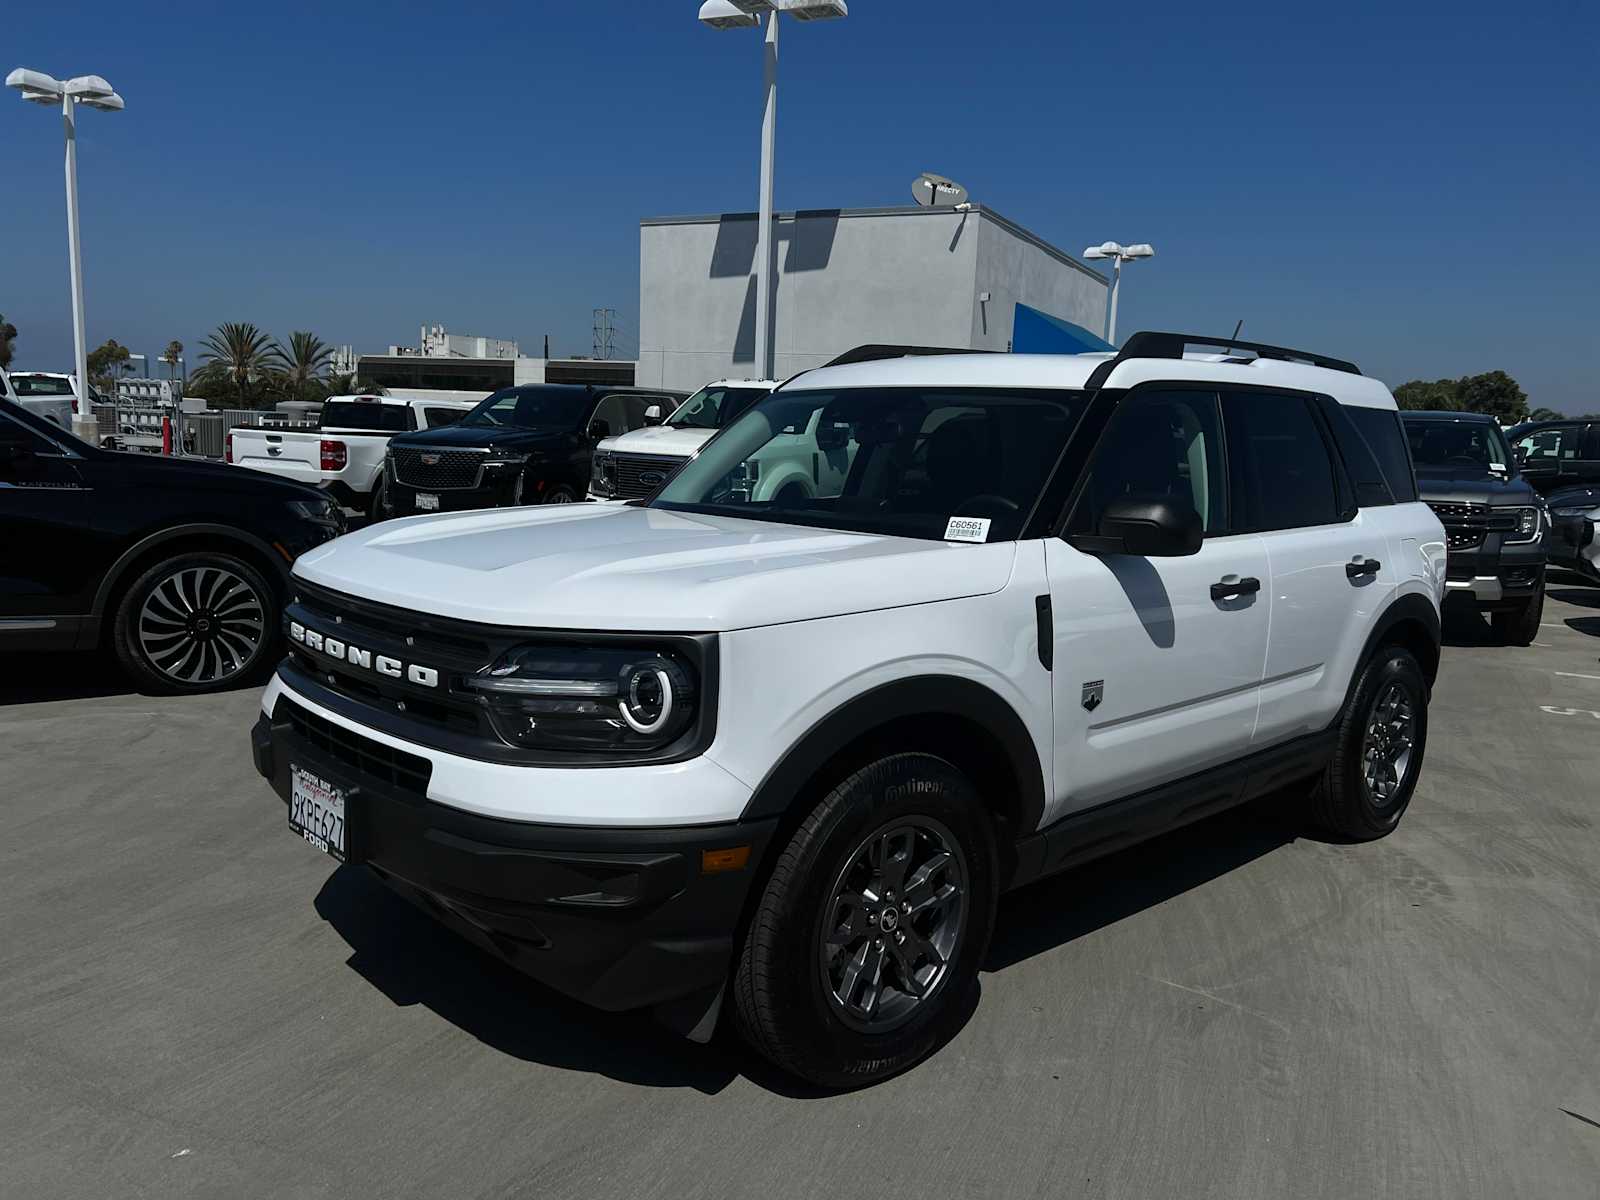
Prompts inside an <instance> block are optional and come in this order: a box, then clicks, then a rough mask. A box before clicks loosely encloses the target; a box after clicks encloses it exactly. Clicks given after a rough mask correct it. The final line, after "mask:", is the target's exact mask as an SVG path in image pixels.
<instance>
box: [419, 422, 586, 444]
mask: <svg viewBox="0 0 1600 1200" xmlns="http://www.w3.org/2000/svg"><path fill="white" fill-rule="evenodd" d="M573 436H574V434H573V431H572V430H570V429H556V428H553V427H550V426H546V427H543V428H539V429H524V428H519V427H517V426H515V425H482V426H479V425H472V426H462V425H443V426H440V427H439V428H438V429H417V430H414V431H412V432H411V433H401V434H397V435H395V436H394V437H392V438H390V439H389V445H390V446H394V447H400V446H446V447H457V446H458V447H460V448H461V449H463V450H483V449H490V450H532V449H534V448H536V447H542V446H549V445H553V444H555V443H558V442H560V441H561V440H562V439H563V438H569V437H573Z"/></svg>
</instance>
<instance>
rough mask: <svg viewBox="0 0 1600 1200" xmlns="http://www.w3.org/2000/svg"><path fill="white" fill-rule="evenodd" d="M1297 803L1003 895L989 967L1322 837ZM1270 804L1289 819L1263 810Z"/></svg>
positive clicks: (1179, 832)
mask: <svg viewBox="0 0 1600 1200" xmlns="http://www.w3.org/2000/svg"><path fill="white" fill-rule="evenodd" d="M1300 799H1301V796H1300V795H1299V794H1298V793H1294V794H1291V792H1289V791H1285V792H1283V793H1278V794H1276V795H1274V796H1273V797H1271V798H1270V799H1268V800H1264V801H1262V802H1260V803H1259V804H1252V805H1246V806H1244V807H1241V808H1236V809H1232V810H1230V811H1228V812H1224V813H1220V814H1218V815H1217V816H1214V817H1210V818H1207V819H1206V820H1204V821H1199V822H1196V823H1195V824H1193V825H1186V826H1184V827H1183V828H1181V829H1175V830H1173V831H1172V832H1170V833H1166V834H1163V835H1161V836H1160V837H1157V838H1153V839H1151V840H1150V841H1148V842H1143V843H1141V844H1140V845H1137V846H1133V847H1130V848H1129V849H1127V850H1123V851H1121V852H1119V853H1117V854H1113V855H1110V856H1109V857H1107V858H1102V859H1099V860H1097V861H1095V862H1091V863H1088V864H1086V865H1085V866H1082V867H1078V868H1076V869H1075V870H1071V871H1066V872H1064V873H1063V874H1060V875H1054V876H1051V877H1050V878H1048V879H1043V880H1040V881H1039V882H1038V883H1033V884H1030V885H1028V886H1027V887H1025V888H1019V889H1018V890H1017V891H1015V892H1011V893H1009V894H1007V895H1005V896H1002V897H1001V898H1000V911H999V914H998V916H997V919H996V921H995V928H994V938H993V940H992V941H991V942H990V943H989V956H988V958H987V960H986V961H985V963H984V970H985V971H1003V970H1005V969H1006V968H1008V967H1013V966H1016V965H1017V964H1018V963H1021V962H1025V961H1026V960H1028V959H1030V958H1033V957H1034V956H1035V955H1038V954H1044V953H1046V952H1048V951H1051V950H1055V949H1057V948H1058V947H1061V946H1065V945H1066V944H1068V943H1069V942H1073V941H1076V940H1077V939H1078V938H1081V937H1084V936H1085V935H1087V934H1091V933H1094V932H1095V931H1096V930H1099V929H1104V928H1105V927H1106V926H1108V925H1115V924H1116V923H1117V922H1118V921H1121V920H1123V919H1124V918H1127V917H1130V916H1132V915H1134V914H1135V913H1138V912H1142V911H1143V910H1145V909H1147V908H1150V907H1153V906H1154V905H1157V904H1161V903H1163V902H1164V901H1167V900H1170V899H1172V898H1173V897H1174V896H1180V895H1182V894H1183V893H1184V892H1187V891H1189V890H1191V889H1193V888H1197V887H1199V886H1201V885H1202V884H1205V883H1209V882H1210V881H1211V880H1213V879H1216V878H1218V877H1219V876H1222V875H1226V874H1227V873H1228V872H1230V871H1233V870H1236V869H1237V868H1239V867H1242V866H1244V865H1245V864H1246V863H1248V862H1252V861H1254V860H1255V859H1258V858H1261V857H1262V856H1263V855H1267V854H1270V853H1272V851H1274V850H1277V849H1279V848H1280V847H1282V846H1286V845H1288V844H1289V843H1290V842H1292V841H1294V840H1295V839H1296V838H1300V837H1307V836H1312V837H1317V838H1320V837H1321V835H1320V834H1311V833H1308V831H1307V830H1306V829H1305V828H1304V827H1302V826H1300V825H1298V824H1296V823H1295V822H1293V821H1291V820H1289V819H1287V814H1288V813H1289V812H1290V811H1291V810H1292V809H1293V808H1294V807H1295V806H1296V802H1297V801H1298V800H1300ZM1272 806H1282V807H1283V808H1284V812H1285V815H1284V816H1279V815H1277V814H1272V815H1267V814H1266V813H1264V811H1263V810H1264V809H1268V808H1270V807H1272ZM1301 807H1303V806H1301Z"/></svg>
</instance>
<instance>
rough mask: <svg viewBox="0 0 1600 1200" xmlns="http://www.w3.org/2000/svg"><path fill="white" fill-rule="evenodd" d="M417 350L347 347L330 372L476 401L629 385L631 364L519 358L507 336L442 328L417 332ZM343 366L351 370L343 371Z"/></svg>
mask: <svg viewBox="0 0 1600 1200" xmlns="http://www.w3.org/2000/svg"><path fill="white" fill-rule="evenodd" d="M418 343H419V344H418V345H416V346H390V347H389V352H388V353H387V354H361V355H356V354H354V353H353V352H352V351H351V350H350V348H349V347H348V346H346V347H342V348H341V349H340V351H339V352H337V353H336V354H335V356H334V369H335V370H346V369H348V370H353V371H354V372H355V374H356V376H357V378H358V379H360V381H361V382H362V383H364V384H370V385H376V386H378V387H382V388H383V389H384V390H385V391H387V392H388V393H389V394H390V395H392V396H410V395H412V394H413V393H415V394H418V395H421V396H424V397H426V396H440V395H444V394H448V395H452V396H455V397H460V398H466V399H476V398H479V397H482V396H487V395H489V393H491V392H496V391H499V390H500V389H501V388H504V387H511V386H513V385H517V384H527V383H600V384H619V385H627V384H632V383H633V380H634V364H633V363H632V362H631V361H627V360H619V361H600V360H596V359H584V358H570V359H544V358H524V357H522V355H521V354H520V352H519V351H518V347H517V343H516V342H514V341H510V340H508V339H506V338H490V337H481V336H479V335H477V334H468V333H450V332H448V331H447V330H446V329H445V327H444V326H443V325H431V326H429V325H425V326H423V327H422V328H421V331H420V335H419V337H418ZM345 362H349V363H350V366H349V367H348V368H346V367H345V366H344V363H345Z"/></svg>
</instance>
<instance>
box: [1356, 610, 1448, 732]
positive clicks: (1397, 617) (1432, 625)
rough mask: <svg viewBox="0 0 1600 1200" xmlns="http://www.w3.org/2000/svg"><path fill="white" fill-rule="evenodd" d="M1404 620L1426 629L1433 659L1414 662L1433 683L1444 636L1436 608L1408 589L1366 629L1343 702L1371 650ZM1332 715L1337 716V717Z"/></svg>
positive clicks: (1381, 643)
mask: <svg viewBox="0 0 1600 1200" xmlns="http://www.w3.org/2000/svg"><path fill="white" fill-rule="evenodd" d="M1405 622H1415V623H1417V624H1420V625H1421V626H1422V627H1423V629H1424V630H1426V631H1427V634H1428V637H1429V639H1430V640H1431V641H1432V643H1433V661H1432V662H1424V663H1420V664H1418V665H1420V666H1421V667H1422V670H1423V674H1424V675H1425V676H1426V678H1427V680H1428V687H1429V688H1432V687H1433V681H1434V680H1435V679H1436V678H1437V677H1438V674H1439V646H1440V643H1441V642H1442V640H1443V636H1444V634H1443V630H1442V627H1441V624H1440V620H1439V610H1438V609H1437V608H1436V607H1435V606H1434V605H1433V604H1431V603H1430V602H1429V601H1428V598H1427V597H1426V596H1420V595H1418V594H1417V593H1416V592H1410V593H1407V594H1406V595H1404V596H1400V597H1399V598H1397V599H1396V600H1394V601H1393V602H1392V603H1391V604H1390V605H1389V607H1388V608H1386V609H1384V610H1383V613H1382V614H1381V615H1380V616H1379V617H1378V619H1377V620H1376V621H1374V622H1373V623H1372V629H1371V630H1370V631H1369V632H1368V633H1367V640H1366V644H1365V645H1363V646H1362V647H1361V657H1360V658H1358V659H1357V660H1356V669H1355V671H1354V672H1352V673H1351V676H1350V684H1349V686H1348V687H1347V688H1346V689H1345V697H1344V701H1345V705H1346V706H1348V705H1349V703H1350V697H1351V696H1352V695H1354V694H1355V690H1356V684H1357V683H1359V682H1360V680H1361V668H1362V667H1364V666H1366V664H1367V660H1369V659H1370V658H1371V657H1372V655H1373V652H1374V651H1376V650H1377V648H1378V647H1379V646H1381V645H1383V644H1384V643H1385V642H1386V641H1388V640H1390V635H1391V634H1392V633H1393V632H1394V630H1395V627H1396V626H1398V625H1401V624H1403V623H1405ZM1339 711H1340V712H1341V713H1343V712H1344V709H1343V708H1341V709H1340V710H1339ZM1335 719H1336V720H1337V718H1335Z"/></svg>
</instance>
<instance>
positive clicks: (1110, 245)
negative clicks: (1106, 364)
mask: <svg viewBox="0 0 1600 1200" xmlns="http://www.w3.org/2000/svg"><path fill="white" fill-rule="evenodd" d="M1155 253H1156V251H1155V247H1154V246H1152V245H1151V244H1150V243H1149V242H1135V243H1134V244H1133V245H1131V246H1123V245H1120V244H1118V243H1117V242H1101V243H1100V244H1099V245H1098V246H1090V247H1089V248H1088V249H1087V250H1085V251H1084V252H1083V256H1084V257H1085V258H1093V259H1099V258H1109V259H1111V260H1112V267H1111V303H1110V304H1109V305H1108V306H1107V308H1106V341H1108V342H1110V343H1111V344H1112V345H1113V346H1114V345H1116V343H1117V293H1118V291H1119V290H1120V289H1121V285H1122V264H1123V263H1125V262H1133V261H1134V260H1135V259H1139V258H1154V257H1155Z"/></svg>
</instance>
